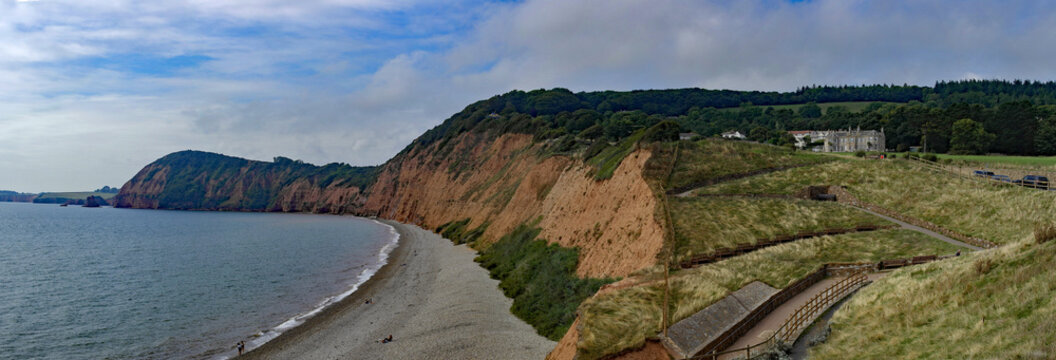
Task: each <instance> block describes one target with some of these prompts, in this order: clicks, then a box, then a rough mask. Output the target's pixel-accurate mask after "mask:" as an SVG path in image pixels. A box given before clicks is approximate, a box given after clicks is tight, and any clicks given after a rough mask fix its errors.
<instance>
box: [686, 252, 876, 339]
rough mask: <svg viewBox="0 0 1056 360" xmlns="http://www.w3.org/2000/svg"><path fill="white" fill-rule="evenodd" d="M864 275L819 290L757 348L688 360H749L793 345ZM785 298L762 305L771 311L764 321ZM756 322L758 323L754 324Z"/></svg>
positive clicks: (864, 278) (857, 285)
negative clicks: (725, 359) (741, 357)
mask: <svg viewBox="0 0 1056 360" xmlns="http://www.w3.org/2000/svg"><path fill="white" fill-rule="evenodd" d="M826 268H827V265H826V266H823V267H822V268H821V269H820V270H819V271H818V272H815V273H814V274H811V275H810V276H808V278H811V277H814V276H819V275H820V278H823V277H824V276H825V271H826ZM865 274H866V273H865V272H864V271H860V272H857V273H855V274H853V275H850V276H848V277H847V278H844V279H842V280H840V281H838V282H836V283H835V284H833V285H832V286H829V287H828V288H825V290H823V291H822V292H820V293H818V294H817V295H814V297H812V298H811V299H810V300H809V301H807V303H806V304H804V305H803V306H801V307H800V308H799V309H797V310H796V311H795V312H794V313H792V315H790V316H789V317H788V319H787V320H785V323H784V324H783V325H781V327H779V328H778V329H777V331H775V332H774V334H773V335H770V337H769V338H767V339H766V340H764V341H762V342H760V343H758V344H755V345H749V346H746V347H743V348H739V349H732V350H727V351H723V352H715V353H711V354H705V355H701V356H696V357H692V358H690V359H694V360H703V359H711V360H715V359H719V358H720V357H733V356H736V355H737V354H744V358H745V359H751V358H752V356H753V355H752V354H755V356H759V355H762V354H764V353H765V352H766V351H767V350H769V349H771V348H774V347H776V346H777V345H778V344H781V343H788V342H792V341H795V340H796V338H797V337H799V334H800V333H801V332H802V331H803V330H805V329H806V328H807V326H809V325H810V324H811V323H812V322H813V321H814V319H815V318H816V317H817V316H818V315H820V314H821V313H822V312H824V311H825V310H827V309H828V308H829V307H830V306H832V304H835V303H836V302H837V301H839V300H840V299H843V298H844V297H846V296H847V295H848V294H850V293H851V292H853V291H854V290H857V289H858V288H860V287H862V286H864V285H865V284H866V283H867V281H868V277H867V276H866V275H865ZM808 278H805V279H803V280H807V279H808ZM820 278H818V279H814V280H813V283H810V285H813V284H814V283H817V282H818V281H820V280H821V279H820ZM800 283H805V282H804V281H800V282H798V283H797V284H796V285H799V284H800ZM810 285H807V286H806V287H809V286H810ZM806 287H804V288H801V289H798V291H795V292H792V293H791V295H790V296H788V298H791V297H792V296H794V295H795V294H798V293H799V292H801V291H803V290H804V289H805V288H806ZM789 288H791V287H789ZM789 288H786V290H788V289H789ZM777 297H778V296H777V295H775V296H774V298H777ZM788 298H785V299H782V300H781V301H779V302H776V305H774V304H770V303H769V301H768V302H767V304H765V305H764V306H763V307H766V306H768V305H772V306H773V307H771V308H769V309H767V311H766V312H765V313H764V314H763V315H762V317H765V316H766V314H768V313H769V312H770V311H773V308H776V307H777V306H780V305H781V304H782V303H784V302H785V301H787V300H788ZM760 308H762V307H760ZM760 320H761V317H760ZM756 322H758V320H757V321H756ZM747 331H748V329H745V330H744V331H743V332H741V333H740V334H738V337H739V336H740V335H743V334H744V333H745V332H747ZM735 340H736V338H734V339H733V340H730V341H729V342H730V343H732V342H733V341H735Z"/></svg>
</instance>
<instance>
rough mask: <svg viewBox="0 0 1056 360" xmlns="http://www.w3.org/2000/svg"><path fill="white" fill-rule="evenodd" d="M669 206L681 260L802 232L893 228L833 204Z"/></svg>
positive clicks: (678, 202) (725, 201)
mask: <svg viewBox="0 0 1056 360" xmlns="http://www.w3.org/2000/svg"><path fill="white" fill-rule="evenodd" d="M669 201H670V204H671V217H672V221H673V223H674V229H675V234H676V235H675V239H676V249H677V254H676V256H677V257H679V258H685V257H688V256H690V255H692V254H703V253H709V252H712V251H714V250H716V249H718V248H723V247H727V248H732V247H736V246H737V245H740V244H754V243H756V240H757V239H773V238H774V237H776V236H779V235H794V234H796V233H797V232H800V231H821V230H825V229H829V228H853V227H855V226H857V225H867V224H869V225H880V226H882V225H891V223H890V222H888V221H887V220H884V219H881V218H879V217H876V216H873V215H870V214H868V213H866V212H863V211H860V210H857V209H854V208H851V207H847V206H844V205H840V204H837V203H834V202H818V201H809V200H800V199H767V198H755V199H751V198H730V197H699V196H690V197H684V198H679V197H672V198H670V199H669Z"/></svg>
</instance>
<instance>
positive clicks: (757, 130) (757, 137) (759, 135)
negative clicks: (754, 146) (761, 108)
mask: <svg viewBox="0 0 1056 360" xmlns="http://www.w3.org/2000/svg"><path fill="white" fill-rule="evenodd" d="M769 137H770V130H769V129H767V128H765V127H762V126H756V127H754V128H752V131H749V132H748V139H749V140H752V141H758V142H764V141H766V139H767V138H769Z"/></svg>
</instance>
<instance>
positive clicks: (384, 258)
mask: <svg viewBox="0 0 1056 360" xmlns="http://www.w3.org/2000/svg"><path fill="white" fill-rule="evenodd" d="M370 220H371V221H373V222H374V223H376V224H378V225H382V226H385V227H387V228H389V234H390V235H391V237H390V240H389V242H388V243H386V244H385V245H384V246H382V247H381V250H379V251H378V261H377V262H376V263H374V265H373V266H368V267H367V268H365V269H363V271H360V273H359V275H358V276H356V281H355V282H354V283H353V284H352V285H351V286H350V287H349V288H348V290H345V291H344V292H342V293H340V294H337V295H334V296H330V297H327V298H325V299H323V301H321V302H320V303H319V305H316V307H315V308H313V309H312V310H310V311H308V312H305V313H303V314H299V315H297V316H294V317H291V318H289V319H287V320H286V321H284V322H282V323H281V324H279V325H277V326H275V327H273V328H271V329H268V330H265V331H262V332H259V333H257V334H255V337H254V338H253V339H250V340H247V341H246V351H249V350H252V349H256V348H258V347H260V346H261V345H264V344H265V343H267V342H268V341H271V340H274V339H275V338H277V337H279V335H282V333H284V332H286V331H289V330H290V329H293V328H295V327H297V326H300V325H301V324H304V322H305V321H306V320H308V319H310V318H311V317H313V316H315V315H317V314H319V313H320V312H322V311H323V310H325V309H326V308H327V307H330V306H331V305H334V304H336V303H338V302H340V301H341V300H344V299H345V298H347V297H348V296H349V295H352V294H353V293H355V292H356V290H359V287H360V285H363V284H364V283H366V282H367V280H370V278H371V277H373V276H374V274H376V273H377V272H378V270H381V268H382V267H383V266H385V264H388V263H389V254H390V253H391V252H392V250H393V249H395V248H396V245H397V244H399V241H400V233H399V232H397V231H396V228H395V227H394V226H392V225H389V224H386V223H383V222H381V221H378V220H377V219H370ZM229 358H230V356H222V357H219V359H229Z"/></svg>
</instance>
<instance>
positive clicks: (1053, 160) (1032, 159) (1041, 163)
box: [936, 154, 1056, 167]
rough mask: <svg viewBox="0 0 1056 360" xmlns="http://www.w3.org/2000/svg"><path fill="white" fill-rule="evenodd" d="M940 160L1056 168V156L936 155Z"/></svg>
mask: <svg viewBox="0 0 1056 360" xmlns="http://www.w3.org/2000/svg"><path fill="white" fill-rule="evenodd" d="M936 155H937V156H938V157H939V158H940V159H953V160H964V161H970V162H977V163H984V164H1002V165H1004V164H1008V165H1017V166H1026V167H1056V156H1004V155H949V154H936Z"/></svg>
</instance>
